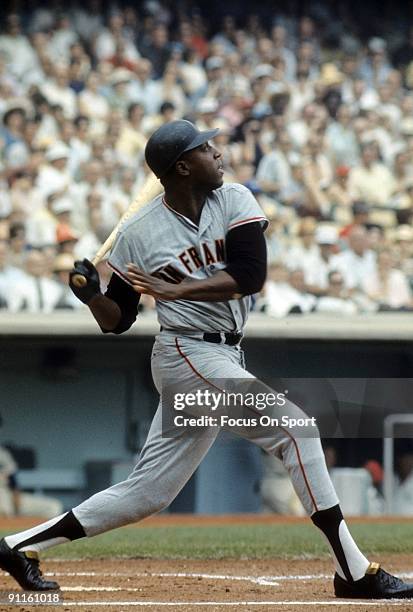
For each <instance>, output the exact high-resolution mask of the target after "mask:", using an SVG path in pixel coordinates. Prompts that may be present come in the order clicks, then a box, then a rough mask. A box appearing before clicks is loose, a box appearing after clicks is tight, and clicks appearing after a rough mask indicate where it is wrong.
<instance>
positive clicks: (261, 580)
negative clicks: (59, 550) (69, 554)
mask: <svg viewBox="0 0 413 612" xmlns="http://www.w3.org/2000/svg"><path fill="white" fill-rule="evenodd" d="M44 575H45V576H48V577H54V578H59V577H74V578H82V577H83V578H85V577H90V578H93V577H97V578H104V577H110V578H113V577H114V576H115V577H118V578H196V579H198V578H205V579H207V580H227V581H231V580H233V581H238V582H250V583H252V584H258V585H260V586H280V585H279V583H278V582H276V580H275V579H274V578H272V577H271V576H229V575H228V576H227V575H224V574H203V573H192V572H191V573H187V572H133V573H129V572H44Z"/></svg>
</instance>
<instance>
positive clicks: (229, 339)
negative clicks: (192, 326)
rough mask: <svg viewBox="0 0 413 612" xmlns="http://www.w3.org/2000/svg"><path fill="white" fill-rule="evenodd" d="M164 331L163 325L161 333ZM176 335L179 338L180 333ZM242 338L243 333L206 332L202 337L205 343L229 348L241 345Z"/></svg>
mask: <svg viewBox="0 0 413 612" xmlns="http://www.w3.org/2000/svg"><path fill="white" fill-rule="evenodd" d="M163 330H164V328H163V327H162V325H161V328H160V331H163ZM166 331H167V330H166ZM176 334H177V335H178V336H179V332H176ZM189 337H190V336H189ZM242 338H243V334H242V333H241V332H238V333H233V332H205V333H204V334H203V336H202V339H203V340H205V342H212V343H213V344H228V345H229V346H235V345H236V344H239V343H240V342H241V340H242Z"/></svg>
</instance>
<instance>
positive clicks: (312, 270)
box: [0, 0, 413, 317]
mask: <svg viewBox="0 0 413 612" xmlns="http://www.w3.org/2000/svg"><path fill="white" fill-rule="evenodd" d="M336 4H337V6H334V5H332V3H328V2H323V1H318V2H311V3H309V4H308V6H307V7H304V8H305V9H306V10H304V9H303V3H300V2H289V3H288V5H287V3H284V2H280V3H277V11H276V12H275V11H274V9H273V8H271V3H268V2H263V3H262V4H261V6H260V7H257V6H254V5H252V3H251V4H248V3H243V10H242V12H241V9H240V7H238V8H237V7H236V6H235V5H234V6H232V4H231V3H230V4H229V5H228V6H226V7H224V6H221V7H218V6H215V4H214V3H212V5H211V3H210V6H207V7H206V8H205V10H204V8H203V3H202V2H201V3H197V4H195V3H193V2H191V1H189V2H169V1H166V0H147V1H146V2H140V3H137V4H133V6H132V5H126V4H124V3H119V4H116V5H115V4H109V3H105V2H102V1H101V0H88V1H85V2H82V3H80V2H69V3H65V4H63V3H61V2H58V1H56V2H48V3H47V4H44V3H41V2H36V1H34V0H32V1H31V2H9V3H8V5H7V10H3V19H2V23H1V26H2V31H1V34H0V121H1V126H0V183H1V189H0V308H4V309H9V310H10V311H12V312H17V311H20V310H26V311H30V312H51V311H53V310H55V309H60V308H66V309H77V308H79V307H82V304H81V303H80V302H77V301H76V299H75V298H74V296H72V294H71V292H70V290H69V289H68V287H67V278H68V271H69V270H70V268H71V267H72V265H73V261H74V259H75V258H83V257H88V258H91V257H92V256H93V255H94V253H95V252H96V250H97V248H98V247H99V245H100V244H101V243H102V242H103V240H104V239H105V238H106V236H107V235H108V234H109V233H110V231H111V229H112V228H113V226H114V225H115V224H116V222H117V220H118V219H119V217H120V216H121V215H122V213H123V212H124V211H125V210H126V208H127V207H128V205H129V203H130V202H131V200H132V199H133V197H134V195H135V194H136V193H137V191H138V190H139V188H140V187H141V185H142V184H143V182H144V180H145V176H146V174H147V172H148V169H147V168H146V167H145V163H144V159H143V151H144V147H145V143H146V141H147V138H148V136H149V135H150V134H151V133H152V132H153V130H154V129H156V128H157V127H158V126H159V125H161V124H162V123H163V122H165V121H169V120H171V119H176V118H187V119H190V120H192V121H195V122H196V123H197V124H198V126H199V127H200V128H206V127H219V128H220V130H221V131H220V133H219V135H218V136H217V138H216V140H215V144H216V146H217V147H218V148H219V149H220V150H221V152H222V154H223V159H224V164H225V173H226V174H225V180H227V181H236V182H240V183H242V184H244V185H246V186H247V187H249V188H250V189H251V191H252V192H253V194H254V195H255V196H256V197H257V199H258V200H259V202H260V204H261V205H262V207H263V209H264V211H265V213H266V214H267V216H268V218H269V219H270V221H271V223H270V227H269V229H268V230H267V243H268V255H269V274H268V281H267V283H266V287H265V290H264V292H263V294H262V295H260V296H257V298H256V300H255V305H254V307H255V309H257V310H259V311H263V312H266V313H267V314H268V315H269V316H274V317H283V316H286V315H288V314H291V313H308V312H323V313H337V314H340V315H341V314H343V315H346V314H349V315H351V314H355V313H358V312H376V311H377V312H378V311H393V310H396V311H410V310H412V309H413V294H412V288H413V227H412V217H413V28H409V25H408V23H409V20H408V19H406V18H405V15H404V13H403V3H400V4H397V3H388V2H385V3H384V4H383V6H382V7H381V9H380V10H381V15H380V19H378V18H377V15H376V13H377V3H374V2H366V3H363V5H362V6H357V4H356V3H354V2H348V3H336ZM339 5H340V6H339ZM225 11H228V13H230V14H227V13H226V12H225ZM390 15H391V17H390ZM390 19H391V20H392V21H391V23H390V22H389V20H390ZM100 273H101V277H102V284H103V289H104V287H105V283H107V281H108V274H109V271H108V270H107V269H106V266H105V265H101V266H100ZM152 307H153V305H152V303H151V301H150V300H146V301H143V308H148V309H150V308H152Z"/></svg>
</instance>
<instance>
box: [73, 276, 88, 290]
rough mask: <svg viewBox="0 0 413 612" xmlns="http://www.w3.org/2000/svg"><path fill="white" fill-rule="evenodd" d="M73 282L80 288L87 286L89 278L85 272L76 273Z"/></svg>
mask: <svg viewBox="0 0 413 612" xmlns="http://www.w3.org/2000/svg"><path fill="white" fill-rule="evenodd" d="M72 283H73V284H74V286H75V287H77V288H78V289H80V288H81V287H85V286H86V285H87V279H86V277H85V276H83V274H74V275H73V276H72Z"/></svg>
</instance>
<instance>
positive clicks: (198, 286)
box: [179, 270, 241, 302]
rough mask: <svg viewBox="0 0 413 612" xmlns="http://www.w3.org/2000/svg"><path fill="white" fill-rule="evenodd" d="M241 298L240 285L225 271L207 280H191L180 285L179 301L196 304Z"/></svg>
mask: <svg viewBox="0 0 413 612" xmlns="http://www.w3.org/2000/svg"><path fill="white" fill-rule="evenodd" d="M239 297H241V290H240V288H239V286H238V283H237V282H236V281H235V280H234V279H233V278H232V276H230V275H229V274H228V273H227V272H225V271H224V270H221V271H219V272H217V273H216V274H214V276H211V277H210V278H206V279H205V280H193V279H191V280H189V281H185V282H183V283H181V284H180V285H179V299H180V300H189V301H194V302H224V301H226V300H231V299H235V298H239Z"/></svg>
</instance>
